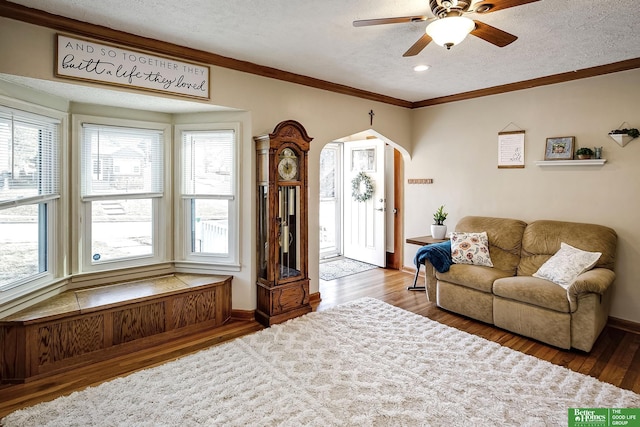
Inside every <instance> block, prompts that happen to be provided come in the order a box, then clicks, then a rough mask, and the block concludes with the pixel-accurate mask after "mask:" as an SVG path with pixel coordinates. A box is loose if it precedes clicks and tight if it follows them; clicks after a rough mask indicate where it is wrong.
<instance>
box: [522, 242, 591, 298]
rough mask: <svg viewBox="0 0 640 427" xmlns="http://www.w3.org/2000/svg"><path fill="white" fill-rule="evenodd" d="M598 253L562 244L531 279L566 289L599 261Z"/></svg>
mask: <svg viewBox="0 0 640 427" xmlns="http://www.w3.org/2000/svg"><path fill="white" fill-rule="evenodd" d="M600 255H602V254H601V253H600V252H587V251H583V250H581V249H578V248H574V247H573V246H571V245H568V244H566V243H564V242H562V243H560V250H559V251H558V252H556V253H555V255H553V256H552V257H551V258H549V259H548V260H547V262H545V263H544V264H542V265H541V266H540V268H539V269H538V271H536V272H535V273H533V277H538V278H540V279H547V280H549V281H551V282H553V283H556V284H558V285H560V286H562V287H563V288H568V287H569V286H571V284H572V283H573V282H575V281H576V279H577V278H578V276H579V275H581V274H582V273H584V272H585V271H587V270H590V269H591V268H592V267H593V266H594V265H596V263H597V262H598V260H599V259H600Z"/></svg>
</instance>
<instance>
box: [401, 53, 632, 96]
mask: <svg viewBox="0 0 640 427" xmlns="http://www.w3.org/2000/svg"><path fill="white" fill-rule="evenodd" d="M634 68H640V58H633V59H627V60H625V61H620V62H614V63H612V64H606V65H599V66H597V67H590V68H583V69H581V70H576V71H570V72H567V73H560V74H553V75H551V76H546V77H539V78H536V79H531V80H524V81H521V82H516V83H510V84H506V85H500V86H493V87H488V88H486V89H479V90H474V91H470V92H463V93H458V94H455V95H449V96H442V97H440V98H432V99H425V100H424V101H417V102H414V103H413V105H412V106H411V108H421V107H429V106H432V105H439V104H446V103H448V102H455V101H463V100H466V99H473V98H480V97H483V96H489V95H497V94H500V93H506V92H514V91H517V90H523V89H531V88H534V87H539V86H546V85H553V84H556V83H564V82H569V81H572V80H579V79H586V78H588V77H595V76H601V75H604V74H610V73H617V72H619V71H626V70H632V69H634Z"/></svg>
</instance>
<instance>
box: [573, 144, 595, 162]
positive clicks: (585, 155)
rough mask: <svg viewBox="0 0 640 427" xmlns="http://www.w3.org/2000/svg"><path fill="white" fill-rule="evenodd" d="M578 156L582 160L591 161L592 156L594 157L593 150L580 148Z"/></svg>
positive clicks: (577, 152)
mask: <svg viewBox="0 0 640 427" xmlns="http://www.w3.org/2000/svg"><path fill="white" fill-rule="evenodd" d="M576 155H577V156H578V158H579V159H580V160H586V159H590V158H591V156H593V150H592V149H591V148H587V147H582V148H578V151H576Z"/></svg>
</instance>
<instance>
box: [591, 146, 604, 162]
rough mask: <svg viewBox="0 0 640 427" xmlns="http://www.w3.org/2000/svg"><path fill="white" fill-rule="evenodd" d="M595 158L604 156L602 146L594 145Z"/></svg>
mask: <svg viewBox="0 0 640 427" xmlns="http://www.w3.org/2000/svg"><path fill="white" fill-rule="evenodd" d="M593 152H594V158H596V159H601V158H602V147H593Z"/></svg>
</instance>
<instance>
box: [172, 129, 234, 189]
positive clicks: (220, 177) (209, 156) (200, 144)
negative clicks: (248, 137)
mask: <svg viewBox="0 0 640 427" xmlns="http://www.w3.org/2000/svg"><path fill="white" fill-rule="evenodd" d="M234 141H235V131H234V130H215V131H184V132H182V195H183V197H185V196H186V197H190V198H207V197H209V198H211V197H216V196H217V197H223V198H233V191H234V188H233V180H234V179H233V176H234V175H235V173H236V172H235V170H234V169H235V168H234V158H233V144H234Z"/></svg>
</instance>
